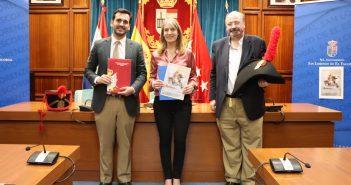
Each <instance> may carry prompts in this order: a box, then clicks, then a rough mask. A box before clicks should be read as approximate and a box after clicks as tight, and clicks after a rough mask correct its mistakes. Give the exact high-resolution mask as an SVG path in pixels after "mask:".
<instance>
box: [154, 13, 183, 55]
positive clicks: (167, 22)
mask: <svg viewBox="0 0 351 185" xmlns="http://www.w3.org/2000/svg"><path fill="white" fill-rule="evenodd" d="M166 25H170V26H171V27H173V28H175V29H176V30H177V32H178V37H177V40H176V47H177V49H178V52H179V54H180V55H183V54H184V52H185V47H184V44H183V32H182V29H181V28H180V25H179V23H178V21H177V20H176V19H173V18H169V19H166V20H165V21H164V22H163V25H162V28H161V36H160V46H159V47H158V49H157V53H158V54H159V55H162V54H163V53H164V52H165V50H166V48H167V41H166V39H165V36H164V31H165V26H166Z"/></svg>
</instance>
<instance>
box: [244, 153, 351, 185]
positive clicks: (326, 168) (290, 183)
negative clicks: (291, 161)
mask: <svg viewBox="0 0 351 185" xmlns="http://www.w3.org/2000/svg"><path fill="white" fill-rule="evenodd" d="M285 152H289V153H291V154H293V155H295V156H296V157H298V158H299V159H301V160H302V161H304V162H307V163H310V164H311V165H312V167H311V168H305V166H304V165H302V166H303V172H302V173H301V174H276V173H274V172H273V171H272V170H271V167H270V165H265V166H264V167H263V168H262V169H260V170H259V171H258V173H259V176H260V177H261V179H263V180H264V181H265V183H266V184H269V185H277V184H280V185H300V184H304V185H324V184H325V185H330V184H335V185H336V184H351V176H350V174H351V160H350V159H351V148H274V149H273V148H260V149H250V150H249V159H250V161H251V162H252V164H253V165H254V166H255V167H257V166H258V164H260V163H262V162H268V161H269V159H270V158H281V157H283V156H284V154H285ZM289 158H290V156H289Z"/></svg>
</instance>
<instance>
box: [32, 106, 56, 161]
mask: <svg viewBox="0 0 351 185" xmlns="http://www.w3.org/2000/svg"><path fill="white" fill-rule="evenodd" d="M38 113H39V118H40V121H39V133H40V135H41V140H42V144H37V145H33V146H27V147H26V151H29V150H30V149H31V148H33V147H36V146H39V145H42V146H43V149H44V151H35V152H33V153H32V154H31V155H30V156H29V158H28V160H27V163H28V164H36V165H53V164H55V163H56V161H57V158H58V156H59V153H58V152H50V151H46V148H45V145H44V142H43V132H44V116H45V113H43V111H42V110H38Z"/></svg>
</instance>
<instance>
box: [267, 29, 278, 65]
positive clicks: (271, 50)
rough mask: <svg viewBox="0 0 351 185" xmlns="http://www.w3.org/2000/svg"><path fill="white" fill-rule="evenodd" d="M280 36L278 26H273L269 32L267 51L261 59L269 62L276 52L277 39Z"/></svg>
mask: <svg viewBox="0 0 351 185" xmlns="http://www.w3.org/2000/svg"><path fill="white" fill-rule="evenodd" d="M279 36H280V28H279V27H277V26H276V27H274V28H273V29H272V32H271V37H270V39H269V43H268V47H267V51H266V53H265V54H264V56H263V60H265V61H269V62H271V61H272V60H273V59H274V57H275V55H276V54H277V47H278V40H279Z"/></svg>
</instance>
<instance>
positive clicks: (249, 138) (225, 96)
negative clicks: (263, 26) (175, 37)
mask: <svg viewBox="0 0 351 185" xmlns="http://www.w3.org/2000/svg"><path fill="white" fill-rule="evenodd" d="M225 25H226V30H227V32H228V35H229V36H228V37H225V38H222V39H219V40H217V41H215V42H214V43H213V45H212V69H211V93H210V100H211V102H210V105H211V109H212V110H213V111H215V112H216V118H217V125H218V128H219V131H220V134H221V139H222V143H223V163H224V169H225V180H226V184H227V185H234V184H240V183H242V184H245V185H246V184H254V183H255V182H254V181H253V180H252V179H251V178H250V176H251V175H252V173H253V168H252V165H251V163H250V161H249V160H248V157H247V150H248V149H249V148H257V147H262V124H263V114H264V90H263V87H266V86H267V85H268V83H267V82H266V81H264V80H258V79H252V80H249V81H248V82H246V83H245V84H244V85H243V86H242V87H241V88H240V89H239V90H238V91H237V92H233V89H234V85H235V82H236V78H237V74H238V73H239V72H240V70H241V69H242V68H243V67H244V66H246V65H247V64H249V63H251V62H254V61H257V60H260V59H261V58H262V57H263V55H264V53H265V51H266V44H265V42H264V40H262V39H261V38H259V37H257V36H252V35H245V34H244V31H245V17H244V14H242V13H240V12H237V11H233V12H231V13H229V14H228V15H227V16H226V18H225Z"/></svg>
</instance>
